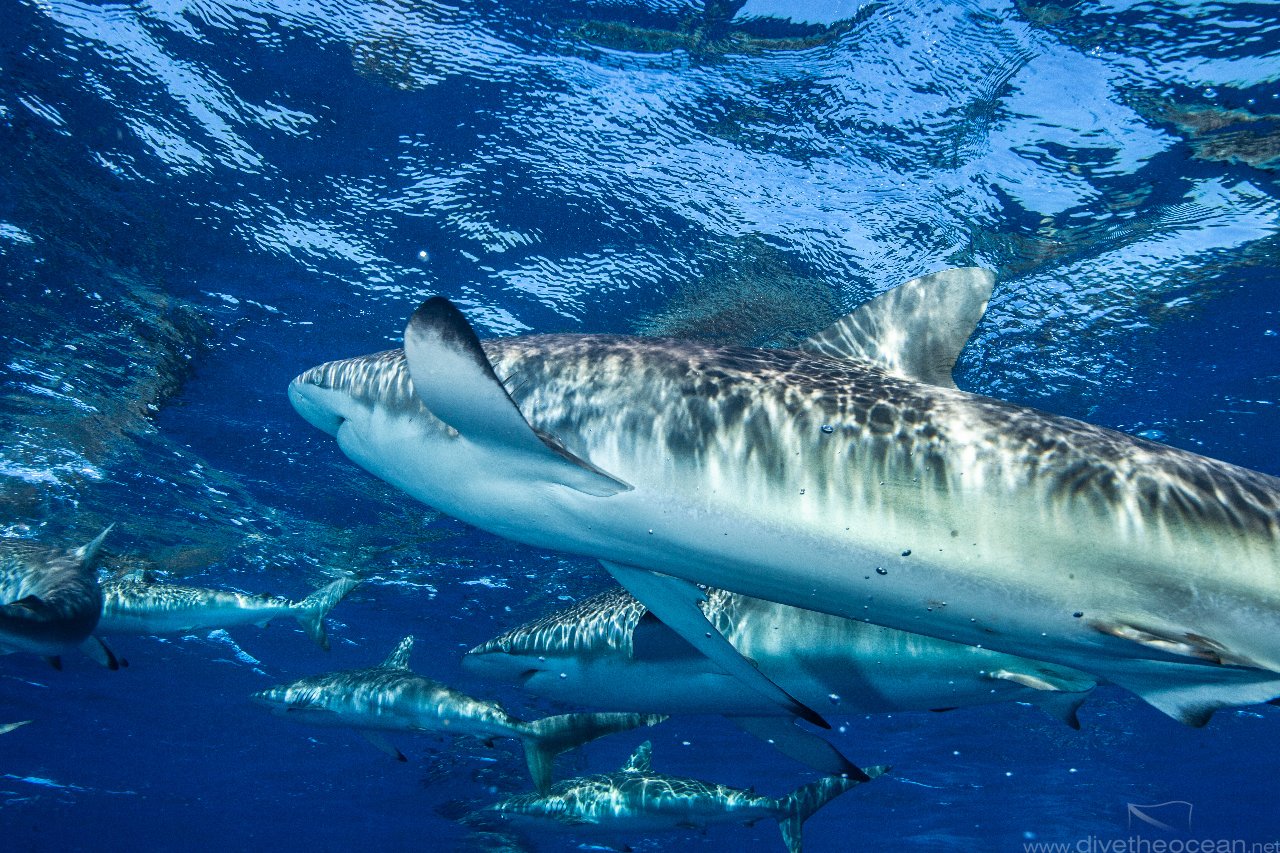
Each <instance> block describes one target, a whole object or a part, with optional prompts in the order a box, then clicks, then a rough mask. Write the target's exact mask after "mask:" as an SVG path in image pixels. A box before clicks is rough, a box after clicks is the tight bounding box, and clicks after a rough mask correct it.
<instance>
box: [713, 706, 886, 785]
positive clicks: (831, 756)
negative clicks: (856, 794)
mask: <svg viewBox="0 0 1280 853" xmlns="http://www.w3.org/2000/svg"><path fill="white" fill-rule="evenodd" d="M729 719H730V720H732V721H733V722H734V723H736V724H737V725H738V726H739V727H740V728H742V730H743V731H745V732H747V733H748V734H751V735H755V736H756V737H758V738H760V740H762V741H764V742H766V743H769V744H772V745H773V746H774V747H775V748H776V749H777V750H778V751H779V752H781V753H782V754H783V755H786V756H788V757H789V758H794V759H795V760H796V761H799V762H800V763H801V764H805V765H808V766H809V767H812V768H813V769H814V770H818V771H820V772H822V773H824V774H826V775H828V776H848V777H849V778H851V779H859V780H862V781H866V778H867V775H866V774H865V773H863V772H862V769H861V768H859V767H858V765H856V764H854V763H853V762H852V761H850V760H849V759H847V758H845V757H844V756H843V755H841V754H840V750H838V749H836V748H835V747H834V746H832V745H831V744H830V743H828V742H827V741H826V740H824V739H823V738H821V737H819V736H818V735H816V734H814V733H812V732H807V731H805V730H804V729H802V728H800V727H799V726H797V725H796V724H795V721H794V720H793V719H792V718H791V717H739V716H731V717H729Z"/></svg>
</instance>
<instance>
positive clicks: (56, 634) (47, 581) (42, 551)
mask: <svg viewBox="0 0 1280 853" xmlns="http://www.w3.org/2000/svg"><path fill="white" fill-rule="evenodd" d="M109 532H111V528H110V527H108V528H107V529H106V530H104V531H102V532H101V533H99V534H98V536H97V537H96V538H95V539H94V540H93V541H92V542H90V543H88V544H87V545H82V546H81V547H79V548H71V549H69V550H66V551H58V550H51V549H48V548H44V547H38V546H31V545H28V544H27V543H6V544H5V547H4V550H3V552H2V553H0V602H3V605H0V654H9V653H11V652H30V653H32V654H36V655H40V656H41V657H43V658H45V659H46V660H48V661H49V663H50V664H52V665H53V666H54V668H55V669H61V668H62V657H61V656H62V655H63V654H64V653H65V652H67V651H68V650H70V649H73V648H76V647H79V648H80V649H81V650H82V651H83V652H84V653H85V654H87V655H89V657H91V658H93V659H94V660H96V661H97V662H98V663H100V664H102V665H103V666H106V667H107V668H109V669H118V668H119V667H120V662H119V660H118V659H117V658H116V657H115V655H113V654H112V653H111V650H110V649H108V648H107V647H106V646H105V645H104V644H103V643H102V642H101V641H100V640H98V639H96V638H95V637H93V636H92V634H93V631H94V628H96V627H97V624H98V618H99V616H100V615H101V613H102V591H101V589H99V587H98V579H97V577H96V576H95V575H94V568H93V567H94V562H95V561H96V560H97V558H98V554H99V552H100V551H101V549H102V542H103V540H105V539H106V538H107V534H108V533H109Z"/></svg>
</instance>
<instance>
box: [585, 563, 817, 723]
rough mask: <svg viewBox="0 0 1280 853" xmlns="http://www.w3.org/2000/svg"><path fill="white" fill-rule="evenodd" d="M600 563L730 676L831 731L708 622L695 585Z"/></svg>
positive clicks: (648, 572) (698, 590)
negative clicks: (699, 605)
mask: <svg viewBox="0 0 1280 853" xmlns="http://www.w3.org/2000/svg"><path fill="white" fill-rule="evenodd" d="M600 563H601V565H603V566H604V567H605V568H606V569H608V571H609V574H611V575H613V577H614V580H616V581H617V582H618V583H620V584H622V585H623V586H624V587H625V588H626V590H627V592H629V593H631V594H632V595H633V596H635V597H636V598H637V599H639V601H640V603H641V604H643V605H644V606H645V607H647V608H648V609H649V611H650V612H652V613H653V615H654V616H656V617H658V619H660V620H662V622H663V624H665V625H666V626H667V627H668V628H670V629H671V630H673V631H675V632H676V633H677V634H679V635H680V636H681V637H684V639H685V640H686V641H687V642H688V643H689V644H690V645H691V646H693V647H694V648H695V649H697V650H698V651H700V652H702V653H703V654H704V655H706V656H707V657H708V658H710V659H711V661H712V662H713V663H715V665H716V666H718V667H720V668H721V669H723V670H724V671H725V673H726V674H728V675H731V676H733V677H734V678H737V679H739V680H740V681H741V682H742V683H743V684H746V685H748V686H750V687H752V688H753V689H755V690H756V691H757V692H759V693H762V694H763V695H765V696H767V697H768V698H769V699H770V700H772V701H773V702H775V703H777V704H778V705H779V706H780V707H782V708H783V709H785V710H786V711H787V713H788V714H791V715H792V716H796V717H800V718H801V719H803V720H807V721H808V722H810V723H813V724H814V725H815V726H818V727H820V728H824V729H829V728H831V724H830V723H828V722H827V721H826V720H824V719H822V717H821V715H819V714H818V713H817V712H816V711H814V710H813V709H812V708H809V707H808V706H807V705H805V704H804V703H802V702H800V701H799V700H798V699H796V698H795V697H794V696H792V695H791V694H790V693H788V692H787V691H785V690H783V689H782V688H781V687H779V686H778V685H777V684H774V683H773V681H771V680H770V679H769V678H768V677H767V676H766V675H765V674H764V673H762V672H761V671H760V670H759V669H757V668H756V666H755V664H753V663H751V662H750V661H749V660H747V659H746V658H744V657H743V656H742V654H741V653H740V652H739V651H738V650H737V649H735V648H734V647H733V645H732V644H731V643H730V642H729V641H728V640H726V639H725V638H724V635H723V634H721V633H720V632H719V631H717V630H716V629H715V626H713V625H712V624H711V623H710V622H708V621H707V617H706V616H705V615H704V614H703V612H702V610H701V608H699V607H698V603H699V602H701V601H702V600H703V593H702V590H700V589H698V587H697V586H696V585H695V584H692V583H689V582H688V581H686V580H681V579H680V578H675V577H671V576H670V575H660V574H656V573H655V572H651V571H649V570H647V569H637V568H634V567H632V566H624V565H621V564H619V563H612V562H609V561H607V560H601V561H600Z"/></svg>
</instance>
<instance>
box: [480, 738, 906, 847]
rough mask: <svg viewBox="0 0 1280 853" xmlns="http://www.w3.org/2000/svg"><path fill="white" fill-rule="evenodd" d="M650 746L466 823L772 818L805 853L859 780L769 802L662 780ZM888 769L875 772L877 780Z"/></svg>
mask: <svg viewBox="0 0 1280 853" xmlns="http://www.w3.org/2000/svg"><path fill="white" fill-rule="evenodd" d="M651 751H652V749H651V745H650V743H649V742H648V741H645V742H644V743H642V744H641V745H640V747H639V748H638V749H636V751H635V753H634V754H633V755H632V756H631V758H630V759H629V760H628V761H627V763H626V764H625V765H623V767H622V769H621V770H619V771H618V772H616V773H600V774H596V775H593V776H580V777H578V778H576V779H567V780H565V781H564V782H558V783H556V784H555V785H553V786H552V787H551V789H550V790H548V791H546V792H545V793H539V794H518V795H516V796H514V797H508V798H507V799H505V800H502V801H501V802H498V803H494V804H493V805H491V806H486V807H485V808H483V809H481V810H480V811H478V812H474V813H472V814H471V815H468V816H467V819H466V822H467V823H471V824H480V825H483V824H485V823H487V822H491V821H497V822H510V823H512V824H514V825H516V826H522V825H523V826H529V827H531V828H542V829H546V828H554V829H563V830H569V831H572V832H580V833H600V832H605V833H609V832H619V831H621V832H652V831H655V830H671V829H704V828H706V827H707V826H710V825H712V824H722V823H745V824H748V825H750V824H754V823H755V822H756V821H758V820H761V819H765V818H769V819H773V820H776V821H777V822H778V828H779V829H780V830H782V840H783V842H784V843H785V844H786V845H787V850H788V851H789V853H801V851H802V850H803V849H804V843H803V835H802V830H803V828H804V822H805V821H806V820H808V819H809V818H810V817H811V816H812V815H813V813H814V812H816V811H817V810H818V809H820V808H822V807H823V806H825V805H826V804H827V803H829V802H831V801H832V800H833V799H835V798H836V797H838V796H839V795H841V794H843V793H844V792H845V791H848V790H849V789H850V788H853V787H855V786H857V785H859V784H860V781H859V780H856V779H850V778H847V777H841V776H826V777H824V778H822V779H819V780H818V781H816V782H811V783H809V784H808V785H804V786H802V787H800V788H797V789H796V790H794V791H792V792H791V793H790V794H787V795H786V796H784V797H769V796H762V795H760V794H757V793H755V792H754V791H750V790H743V789H741V788H730V787H729V786H728V785H719V784H716V783H713V782H703V781H701V780H699V779H687V778H683V777H679V776H667V775H665V774H663V773H655V772H654V771H653V769H652V768H651V766H650V754H651ZM887 770H888V768H887V767H868V768H867V777H868V779H874V778H875V777H877V776H880V775H882V774H883V773H885V772H886V771H887Z"/></svg>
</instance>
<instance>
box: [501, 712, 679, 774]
mask: <svg viewBox="0 0 1280 853" xmlns="http://www.w3.org/2000/svg"><path fill="white" fill-rule="evenodd" d="M665 719H666V717H665V716H664V715H661V714H561V715H560V716H558V717H544V718H543V719H541V720H534V721H533V722H531V723H525V724H524V730H523V731H522V732H521V734H520V741H521V742H522V743H523V744H524V757H525V760H526V761H528V763H529V774H530V775H531V776H533V785H534V787H535V788H537V789H538V793H540V794H543V793H546V791H547V789H548V788H550V787H551V762H552V761H554V760H555V757H556V756H557V755H559V754H560V753H562V752H565V751H566V750H570V749H573V748H574V747H576V746H582V745H583V744H584V743H590V742H591V741H593V740H595V739H596V738H600V737H604V736H605V735H611V734H614V733H616V732H625V731H629V730H631V729H635V728H639V727H640V726H656V725H657V724H658V723H660V722H662V721H663V720H665Z"/></svg>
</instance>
